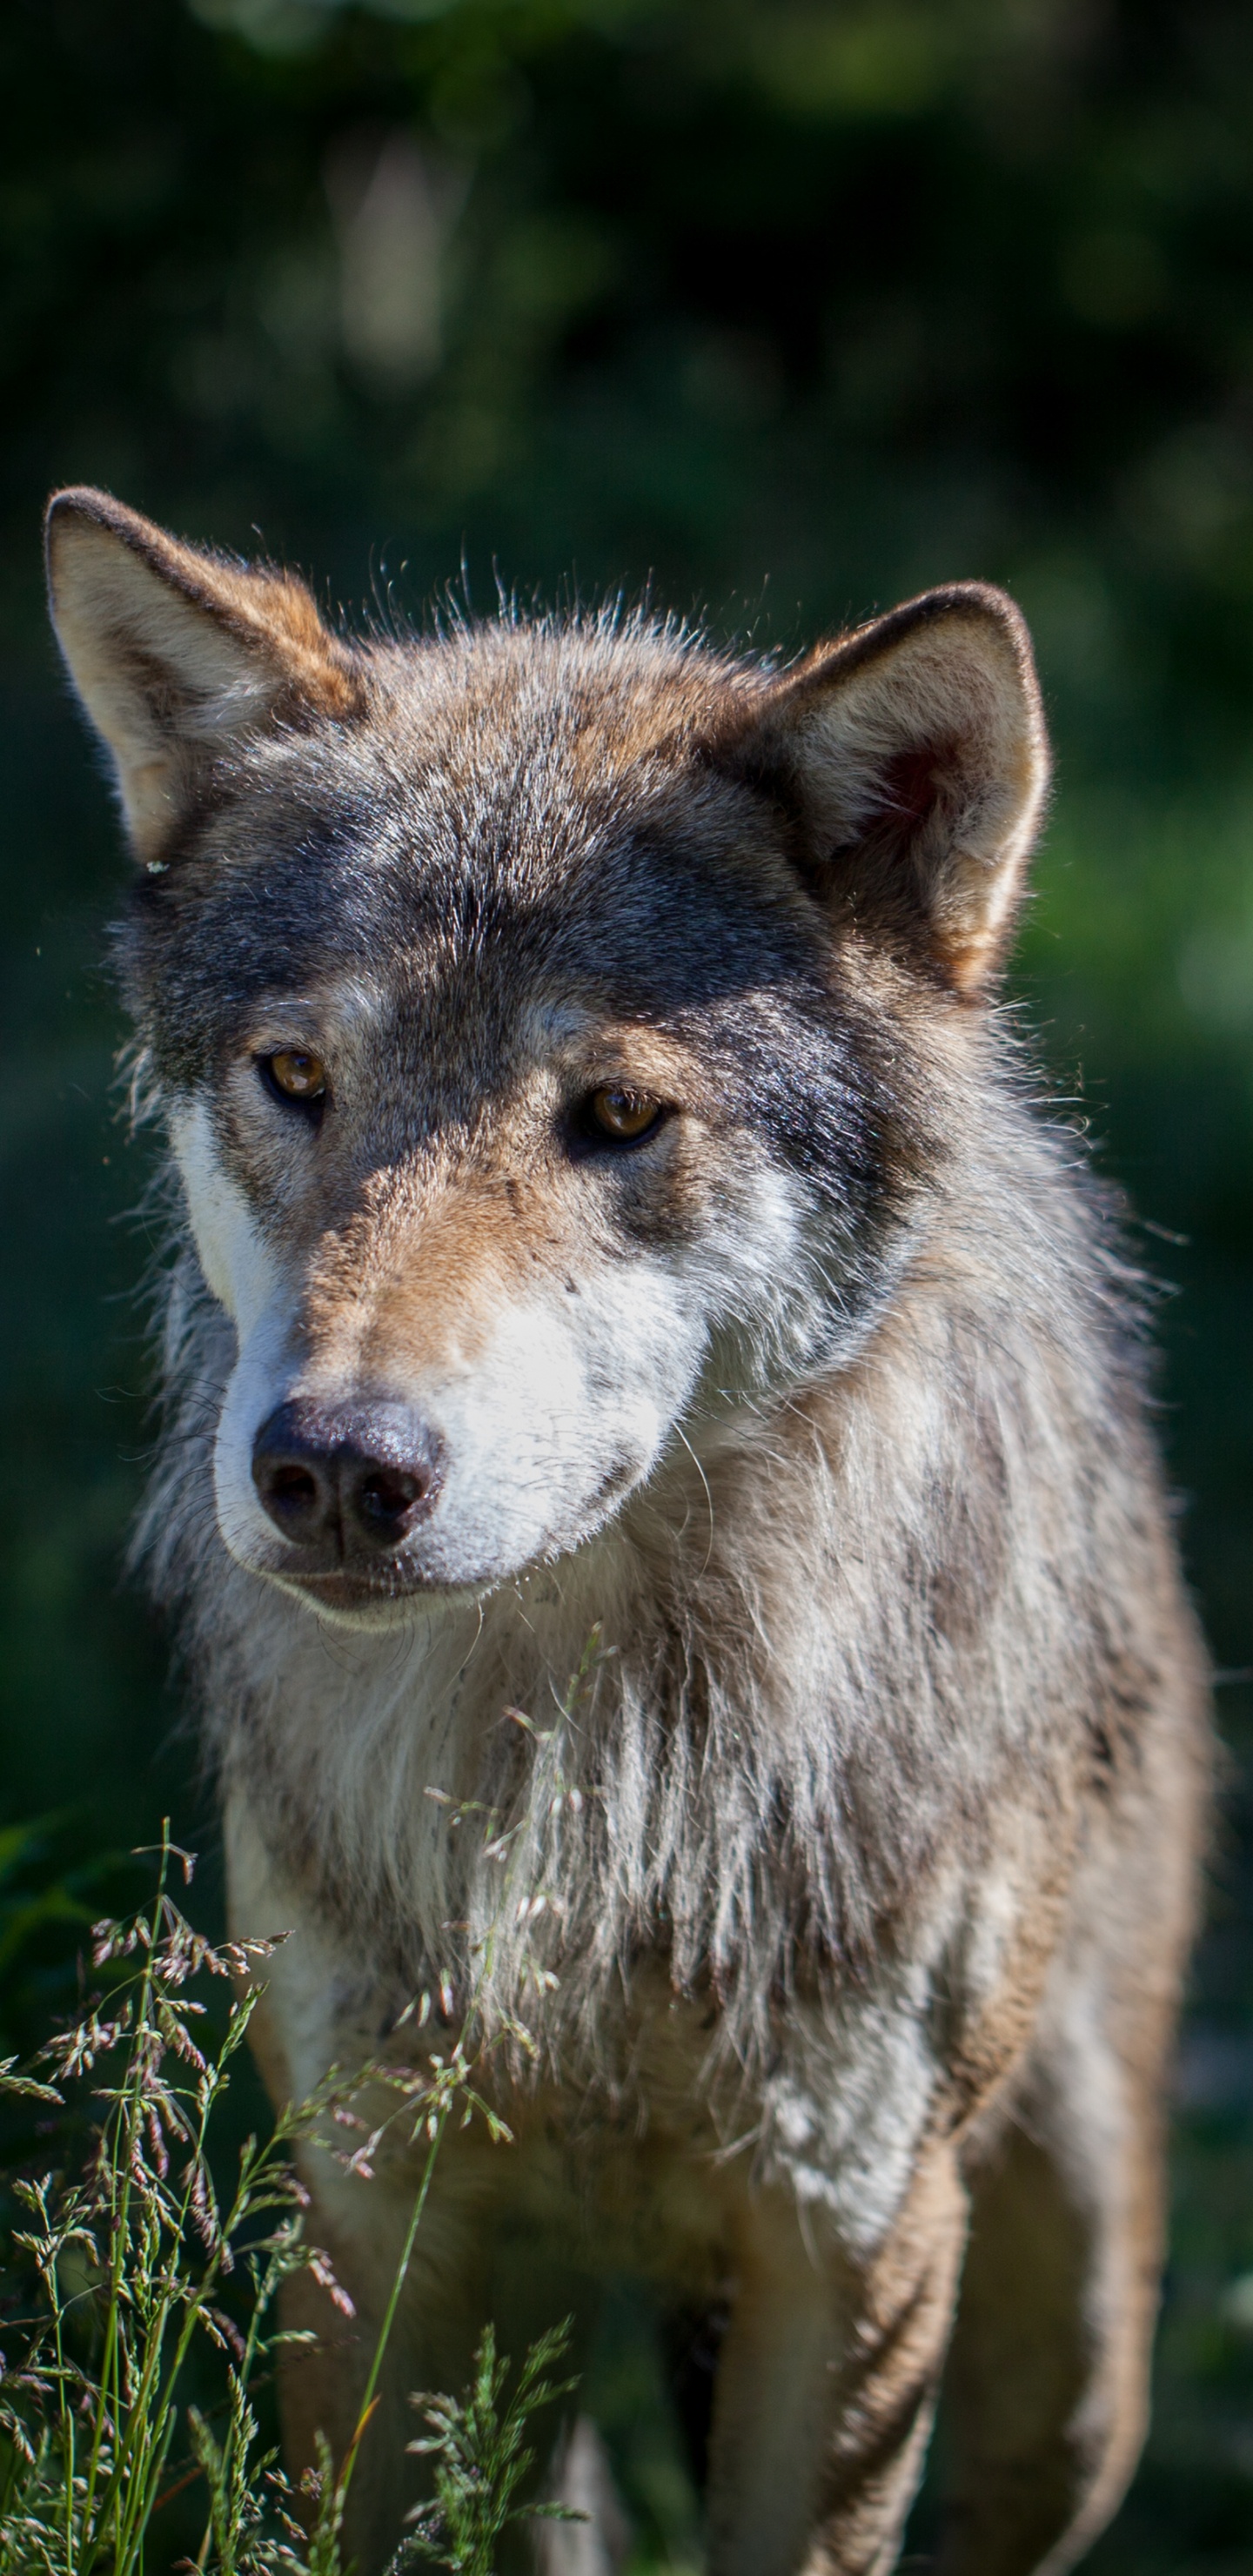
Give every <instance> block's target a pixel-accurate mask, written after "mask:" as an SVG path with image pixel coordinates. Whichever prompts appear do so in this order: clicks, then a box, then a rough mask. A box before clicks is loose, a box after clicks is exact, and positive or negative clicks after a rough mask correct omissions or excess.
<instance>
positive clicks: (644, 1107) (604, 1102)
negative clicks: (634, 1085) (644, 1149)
mask: <svg viewBox="0 0 1253 2576" xmlns="http://www.w3.org/2000/svg"><path fill="white" fill-rule="evenodd" d="M585 1115H586V1119H587V1124H588V1127H589V1128H590V1130H591V1132H592V1134H593V1135H595V1136H604V1137H606V1138H608V1139H609V1140H610V1141H611V1142H612V1143H613V1144H615V1145H638V1144H639V1142H640V1139H641V1137H644V1136H650V1135H651V1134H652V1131H653V1129H654V1127H656V1126H657V1124H658V1122H659V1120H660V1118H661V1102H660V1101H659V1100H655V1099H654V1097H653V1094H652V1092H651V1091H628V1090H626V1089H625V1088H621V1089H620V1088H619V1086H618V1084H617V1083H606V1085H605V1087H604V1089H603V1090H601V1091H593V1092H592V1093H591V1095H590V1097H589V1099H588V1101H587V1105H586V1111H585Z"/></svg>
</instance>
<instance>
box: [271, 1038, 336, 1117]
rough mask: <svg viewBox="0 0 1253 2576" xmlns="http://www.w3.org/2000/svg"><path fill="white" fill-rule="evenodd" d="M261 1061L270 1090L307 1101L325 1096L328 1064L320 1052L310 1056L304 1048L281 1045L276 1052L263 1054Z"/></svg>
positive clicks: (286, 1098) (286, 1097)
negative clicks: (274, 1053)
mask: <svg viewBox="0 0 1253 2576" xmlns="http://www.w3.org/2000/svg"><path fill="white" fill-rule="evenodd" d="M260 1064H261V1070H262V1072H263V1074H264V1075H265V1078H266V1081H267V1082H268V1083H269V1086H270V1089H271V1090H272V1091H277V1092H278V1093H279V1095H280V1097H281V1098H282V1099H284V1100H299V1101H301V1102H302V1103H307V1102H310V1101H315V1100H322V1099H324V1098H325V1096H326V1067H325V1065H324V1064H323V1062H322V1058H321V1056H320V1055H309V1054H307V1053H306V1051H305V1049H304V1048H303V1047H280V1048H279V1049H278V1052H277V1054H276V1055H263V1056H262V1057H261V1058H260Z"/></svg>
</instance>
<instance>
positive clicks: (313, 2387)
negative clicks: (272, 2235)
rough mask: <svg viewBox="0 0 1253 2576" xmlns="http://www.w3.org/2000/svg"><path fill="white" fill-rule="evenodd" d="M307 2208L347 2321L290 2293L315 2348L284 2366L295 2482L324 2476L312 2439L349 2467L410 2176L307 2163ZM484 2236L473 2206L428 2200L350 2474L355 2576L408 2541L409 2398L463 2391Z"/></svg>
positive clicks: (286, 2444)
mask: <svg viewBox="0 0 1253 2576" xmlns="http://www.w3.org/2000/svg"><path fill="white" fill-rule="evenodd" d="M302 2162H303V2168H304V2172H305V2177H306V2180H307V2182H308V2183H309V2186H310V2189H311V2196H312V2205H311V2209H310V2214H309V2234H310V2237H311V2239H312V2241H313V2242H314V2243H316V2244H319V2245H321V2246H322V2247H323V2248H324V2249H325V2251H326V2252H327V2254H328V2255H329V2256H330V2259H331V2263H332V2266H333V2268H334V2272H335V2276H336V2280H337V2282H338V2283H339V2284H340V2285H341V2286H342V2288H343V2289H344V2290H346V2291H347V2292H348V2294H349V2295H350V2297H351V2299H352V2303H353V2309H354V2313H353V2315H352V2316H351V2317H348V2316H345V2315H344V2313H343V2312H342V2310H341V2309H339V2308H338V2307H337V2306H336V2305H335V2303H334V2301H333V2299H332V2298H331V2297H330V2296H329V2295H328V2293H327V2291H326V2290H325V2289H324V2288H322V2287H321V2286H320V2285H319V2283H318V2282H317V2281H316V2280H315V2279H313V2278H312V2276H311V2275H310V2274H309V2273H308V2272H300V2273H297V2274H296V2275H295V2276H294V2278H293V2279H292V2280H290V2281H289V2282H288V2283H287V2285H286V2290H285V2296H284V2301H283V2324H284V2326H285V2327H286V2328H287V2329H288V2330H289V2331H290V2330H291V2329H293V2328H295V2329H296V2330H297V2331H300V2332H302V2333H304V2334H310V2333H311V2334H312V2336H313V2338H314V2340H312V2341H311V2342H309V2343H307V2344H300V2345H295V2346H292V2347H289V2348H288V2350H287V2352H286V2354H285V2356H284V2367H283V2372H282V2382H281V2396H282V2418H283V2450H284V2456H285V2460H286V2464H287V2468H288V2471H289V2473H291V2474H293V2475H294V2476H296V2477H297V2478H299V2477H300V2476H302V2475H303V2474H304V2473H305V2472H307V2471H308V2470H311V2469H315V2468H316V2467H317V2465H318V2435H319V2434H323V2435H324V2436H325V2438H326V2440H327V2442H328V2443H329V2445H330V2448H331V2452H332V2455H333V2457H334V2460H335V2462H336V2465H337V2467H338V2466H339V2465H340V2464H341V2463H342V2462H343V2461H344V2459H345V2458H346V2456H347V2454H348V2450H349V2446H350V2445H351V2443H352V2441H353V2438H354V2435H355V2434H356V2431H357V2428H358V2425H359V2422H360V2418H361V2409H362V2402H363V2398H364V2394H365V2388H366V2382H367V2378H368V2376H369V2372H370V2366H371V2362H372V2360H373V2357H374V2352H375V2348H376V2345H377V2342H378V2337H379V2332H380V2328H381V2326H382V2322H383V2318H384V2316H385V2314H386V2310H387V2305H388V2300H389V2298H390V2295H391V2290H392V2285H393V2283H394V2281H395V2279H396V2275H397V2270H398V2267H399V2264H400V2262H401V2259H402V2256H403V2252H404V2246H405V2239H406V2236H407V2233H408V2228H409V2221H410V2218H411V2215H412V2211H413V2196H414V2190H415V2189H416V2184H417V2176H416V2174H407V2175H405V2177H404V2179H403V2180H402V2179H401V2177H400V2176H396V2177H392V2176H384V2175H382V2174H380V2175H379V2177H378V2178H377V2179H376V2180H374V2181H371V2182H362V2181H354V2180H352V2179H350V2178H346V2177H344V2176H342V2175H339V2174H336V2173H334V2171H333V2169H331V2168H330V2164H329V2159H328V2158H327V2157H325V2156H324V2155H321V2154H317V2153H315V2154H314V2155H313V2156H310V2157H307V2158H305V2159H303V2160H302ZM482 2246H483V2228H482V2225H481V2223H480V2221H479V2214H478V2211H477V2207H476V2205H475V2203H474V2201H473V2198H472V2197H470V2198H466V2199H459V2198H458V2196H457V2195H455V2194H454V2193H451V2192H448V2191H445V2193H444V2194H443V2195H442V2196H441V2195H436V2194H432V2197H431V2199H430V2201H429V2202H428V2204H427V2208H426V2211H425V2213H424V2216H423V2222H422V2230H421V2235H420V2237H419V2239H418V2241H417V2243H416V2244H415V2245H414V2247H413V2250H412V2254H411V2257H410V2263H409V2270H408V2275H407V2279H406V2283H405V2292H404V2296H403V2298H402V2300H401V2304H400V2307H399V2310H398V2312H397V2316H396V2320H395V2324H394V2326H393V2329H392V2334H391V2339H390V2342H389V2345H388V2348H387V2353H386V2358H385V2364H384V2368H383V2370H382V2373H381V2376H380V2379H379V2384H378V2391H377V2396H376V2399H375V2402H374V2407H373V2412H372V2414H371V2416H370V2420H369V2423H368V2426H367V2428H366V2431H365V2433H364V2435H363V2436H362V2440H361V2446H360V2454H359V2457H358V2459H357V2461H356V2462H355V2465H354V2472H353V2478H352V2484H351V2488H350V2492H349V2502H348V2510H347V2514H346V2518H345V2531H344V2555H345V2559H346V2560H347V2561H349V2562H354V2561H355V2563H356V2565H357V2567H358V2569H359V2570H360V2576H376V2571H377V2570H380V2569H382V2568H383V2567H385V2566H386V2564H387V2562H388V2560H389V2559H390V2557H391V2555H392V2553H393V2551H394V2550H395V2549H396V2547H397V2545H398V2543H399V2541H400V2540H401V2538H402V2536H403V2528H404V2515H405V2510H406V2507H407V2506H408V2505H409V2504H410V2503H412V2501H413V2499H414V2496H415V2494H416V2493H417V2492H418V2489H419V2487H420V2485H421V2480H420V2478H419V2476H418V2474H417V2469H416V2464H415V2462H414V2461H413V2459H412V2458H410V2457H408V2456H407V2453H406V2445H407V2444H408V2443H410V2442H412V2441H413V2440H414V2438H415V2436H417V2435H419V2434H420V2433H421V2432H422V2430H423V2426H422V2424H421V2423H420V2422H419V2420H418V2416H417V2414H416V2413H415V2411H414V2409H413V2406H412V2404H411V2403H410V2392H411V2391H413V2390H415V2389H450V2390H457V2389H460V2388H463V2387H464V2386H465V2385H466V2383H467V2381H468V2379H469V2377H470V2372H471V2367H472V2360H473V2353H474V2347H475V2342H476V2340H477V2336H478V2333H479V2330H480V2327H481V2324H482V2318H483V2315H484V2313H485V2291H484V2281H483V2268H482Z"/></svg>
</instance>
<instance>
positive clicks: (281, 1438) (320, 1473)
mask: <svg viewBox="0 0 1253 2576" xmlns="http://www.w3.org/2000/svg"><path fill="white" fill-rule="evenodd" d="M252 1478H253V1483H254V1484H255V1486H256V1488H257V1492H258V1494H259V1495H260V1497H261V1501H262V1503H263V1504H264V1506H265V1509H266V1511H267V1512H268V1513H269V1515H270V1518H271V1520H272V1521H273V1523H274V1526H275V1528H276V1529H280V1530H281V1531H282V1533H283V1536H284V1538H286V1539H291V1540H292V1541H293V1542H294V1543H295V1545H296V1546H298V1547H300V1548H303V1549H304V1550H305V1551H306V1552H307V1554H308V1555H309V1556H310V1557H311V1558H314V1559H316V1560H317V1562H318V1563H319V1564H326V1565H338V1564H341V1563H343V1562H344V1561H345V1560H347V1561H348V1562H350V1563H351V1562H361V1561H362V1560H363V1559H368V1558H370V1557H379V1556H387V1555H389V1554H390V1553H391V1552H392V1551H393V1550H394V1549H396V1548H398V1547H400V1546H401V1545H402V1543H403V1541H404V1540H405V1539H406V1538H408V1536H409V1534H410V1532H411V1530H412V1529H413V1527H414V1525H415V1523H416V1522H417V1521H419V1520H420V1519H421V1518H422V1515H423V1513H424V1512H425V1511H426V1510H427V1509H428V1507H429V1505H430V1504H431V1502H432V1501H433V1499H434V1496H435V1492H436V1489H437V1487H438V1484H439V1442H438V1441H437V1440H436V1438H435V1436H434V1434H433V1433H432V1432H430V1431H428V1430H427V1429H426V1426H425V1424H424V1423H421V1422H419V1421H418V1420H417V1418H416V1416H415V1415H414V1414H412V1413H410V1412H409V1411H408V1410H407V1408H406V1407H405V1406H404V1405H403V1404H369V1405H364V1406H357V1405H322V1404H319V1403H317V1402H316V1401H315V1400H314V1399H312V1398H310V1397H307V1396H297V1397H294V1398H293V1399H292V1401H291V1402H290V1403H288V1404H280V1406H279V1407H278V1410H277V1412H276V1413H272V1414H271V1415H270V1417H269V1420H268V1421H267V1422H263V1423H262V1425H261V1428H260V1430H259V1432H258V1433H257V1436H256V1439H255V1440H254V1442H253V1447H252Z"/></svg>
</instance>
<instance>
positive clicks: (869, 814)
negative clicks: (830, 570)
mask: <svg viewBox="0 0 1253 2576" xmlns="http://www.w3.org/2000/svg"><path fill="white" fill-rule="evenodd" d="M728 750H729V752H730V758H731V762H732V764H733V765H734V766H735V767H736V768H737V769H738V771H739V774H740V775H742V776H745V777H748V778H751V779H752V780H753V782H754V783H755V784H756V785H758V786H760V787H763V788H765V789H766V790H767V792H771V793H774V794H775V795H777V796H779V797H780V798H781V800H782V801H783V802H784V803H785V805H786V806H787V807H788V808H789V810H790V811H791V813H792V815H793V817H794V819H795V824H796V827H797V831H798V836H799V837H798V844H797V846H798V855H799V858H800V863H801V867H802V870H803V872H804V875H805V877H806V880H807V882H808V883H809V885H810V886H811V888H812V889H813V891H814V892H815V893H817V894H818V895H819V896H820V897H821V898H822V899H824V900H825V901H827V902H828V903H829V904H830V905H831V907H832V909H833V910H838V911H839V912H841V913H842V914H843V916H844V917H845V918H846V919H852V920H854V921H856V922H857V924H858V926H859V927H861V928H864V930H865V931H866V932H867V933H868V934H869V935H871V936H874V935H876V934H877V935H878V936H879V937H880V938H882V939H884V940H885V941H887V942H888V943H890V944H892V945H894V946H896V947H898V948H902V949H904V950H905V952H906V953H909V954H913V955H915V956H919V955H921V956H922V957H923V958H924V960H925V961H926V962H927V964H928V965H929V966H930V968H931V970H932V971H933V972H937V973H938V974H939V975H940V976H941V978H942V979H943V981H944V982H945V983H947V984H948V985H949V986H950V987H952V988H953V989H954V990H956V991H958V992H960V993H966V994H973V993H976V992H978V990H979V989H980V987H981V986H982V985H983V984H984V983H986V981H987V979H988V977H989V976H990V975H991V974H993V973H994V971H995V969H996V967H997V965H998V964H999V962H1000V960H1001V958H1002V957H1003V955H1004V952H1005V949H1006V946H1007V944H1008V939H1009V934H1010V931H1011V928H1012V925H1013V920H1014V915H1015V912H1016V909H1017V902H1018V897H1019V894H1020V891H1021V887H1022V882H1023V878H1024V875H1025V871H1026V863H1027V859H1028V857H1029V855H1030V850H1031V844H1032V841H1033V838H1034V836H1035V832H1036V828H1037V826H1038V823H1039V820H1040V813H1041V809H1042V806H1043V801H1044V793H1045V788H1046V786H1047V783H1048V742H1047V737H1046V734H1045V729H1044V717H1043V711H1042V708H1041V705H1040V692H1039V687H1038V684H1037V681H1036V676H1035V666H1034V663H1033V660H1032V655H1031V644H1030V640H1029V638H1028V635H1027V630H1026V627H1025V625H1024V623H1023V620H1022V618H1021V617H1020V615H1019V613H1018V610H1017V609H1016V608H1015V607H1014V604H1013V602H1012V600H1009V599H1007V598H1006V596H1005V594H1004V592H1003V591H999V590H992V589H988V588H986V587H985V586H984V585H983V584H982V583H978V582H961V583H955V584H954V585H953V586H952V587H950V588H947V589H944V590H932V591H928V592H927V593H926V594H925V595H924V597H923V598H921V599H915V600H911V601H910V602H909V603H908V605H907V606H906V607H904V608H897V609H894V610H893V612H892V614H891V615H890V616H888V617H881V618H878V619H876V621H875V622H874V624H873V625H870V626H863V627H861V628H860V629H859V630H858V632H857V633H855V634H853V635H849V636H846V637H844V638H843V639H842V640H841V641H840V642H839V643H837V644H834V645H828V646H824V647H820V648H819V650H818V652H817V653H815V654H814V655H813V656H812V657H811V659H810V661H809V663H808V664H807V665H805V666H803V667H802V668H801V670H799V671H798V672H794V673H791V674H789V675H788V676H787V677H786V678H784V679H782V680H780V681H779V682H778V683H777V684H776V686H775V688H774V690H773V692H772V694H771V696H770V698H769V699H768V701H767V703H766V706H765V708H764V709H762V710H759V711H758V713H757V714H756V715H755V717H754V718H753V720H752V723H751V725H750V726H749V727H748V728H747V729H746V730H744V731H742V732H741V733H740V734H739V736H738V739H737V740H735V741H733V742H732V743H731V744H730V745H729V746H728ZM724 756H725V755H724Z"/></svg>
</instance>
